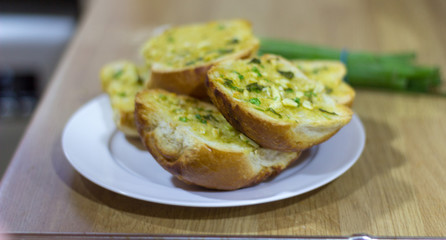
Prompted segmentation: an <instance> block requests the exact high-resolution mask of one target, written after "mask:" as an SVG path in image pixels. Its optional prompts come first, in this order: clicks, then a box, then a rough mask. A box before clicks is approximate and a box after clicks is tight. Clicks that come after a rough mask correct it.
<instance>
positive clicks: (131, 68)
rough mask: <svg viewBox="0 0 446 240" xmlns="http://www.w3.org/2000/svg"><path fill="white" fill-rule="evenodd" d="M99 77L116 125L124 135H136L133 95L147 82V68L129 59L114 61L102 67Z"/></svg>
mask: <svg viewBox="0 0 446 240" xmlns="http://www.w3.org/2000/svg"><path fill="white" fill-rule="evenodd" d="M100 79H101V85H102V89H103V91H104V92H106V93H107V94H108V96H109V97H110V103H111V107H112V110H113V120H114V122H115V124H116V127H117V128H118V129H119V130H120V131H122V132H123V133H124V134H125V135H126V136H130V137H137V136H138V131H137V130H136V125H135V118H134V110H135V95H136V93H137V92H139V91H141V90H142V89H144V86H145V85H146V84H147V82H148V79H149V71H148V69H147V68H145V67H138V66H136V65H135V64H133V63H132V62H129V61H116V62H113V63H109V64H107V65H105V66H104V67H103V68H102V70H101V72H100Z"/></svg>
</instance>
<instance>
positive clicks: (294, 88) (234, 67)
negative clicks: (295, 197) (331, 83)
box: [206, 55, 352, 151]
mask: <svg viewBox="0 0 446 240" xmlns="http://www.w3.org/2000/svg"><path fill="white" fill-rule="evenodd" d="M206 84H207V89H208V94H209V97H210V99H211V100H212V102H213V103H214V104H215V105H216V107H217V108H218V109H219V110H220V112H221V113H222V114H223V116H225V118H226V119H227V120H228V122H229V123H230V124H231V125H232V126H234V128H236V129H237V130H239V131H240V132H242V133H244V134H245V135H246V136H248V137H249V138H251V139H252V140H254V141H255V142H257V143H258V144H260V145H261V146H263V147H265V148H271V149H276V150H282V151H297V150H302V149H306V148H309V147H311V146H313V145H316V144H319V143H321V142H323V141H325V140H327V139H328V138H330V137H331V136H333V135H334V134H335V133H336V132H337V131H338V130H339V129H340V128H341V127H343V126H344V125H346V124H347V123H348V122H349V121H350V119H351V117H352V111H351V110H350V109H349V108H348V107H346V106H344V105H341V104H338V103H336V102H335V101H334V100H333V99H332V98H330V97H329V96H328V95H327V94H326V93H325V91H324V89H325V86H324V85H323V84H322V83H321V82H318V81H315V80H312V79H310V78H308V77H307V76H306V75H305V74H303V73H302V72H301V71H300V70H299V69H298V68H297V67H296V66H295V65H293V64H292V63H291V62H289V61H287V60H285V59H283V58H281V57H279V56H275V55H264V56H262V57H261V58H253V59H247V60H230V61H224V62H221V63H220V64H217V65H215V66H214V67H212V68H211V70H210V71H209V72H208V80H207V81H206Z"/></svg>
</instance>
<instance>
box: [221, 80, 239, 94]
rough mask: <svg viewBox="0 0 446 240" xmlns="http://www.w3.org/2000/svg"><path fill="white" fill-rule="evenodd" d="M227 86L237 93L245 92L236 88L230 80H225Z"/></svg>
mask: <svg viewBox="0 0 446 240" xmlns="http://www.w3.org/2000/svg"><path fill="white" fill-rule="evenodd" d="M225 86H227V87H229V88H230V89H232V90H235V91H237V92H243V89H241V88H238V87H236V86H234V82H233V81H232V80H230V79H225Z"/></svg>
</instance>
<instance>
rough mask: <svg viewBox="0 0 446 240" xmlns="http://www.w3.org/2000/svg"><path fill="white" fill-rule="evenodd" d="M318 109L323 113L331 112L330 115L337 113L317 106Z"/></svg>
mask: <svg viewBox="0 0 446 240" xmlns="http://www.w3.org/2000/svg"><path fill="white" fill-rule="evenodd" d="M319 111H321V112H323V113H328V114H331V115H338V114H337V113H335V112H330V111H327V110H325V109H322V108H319Z"/></svg>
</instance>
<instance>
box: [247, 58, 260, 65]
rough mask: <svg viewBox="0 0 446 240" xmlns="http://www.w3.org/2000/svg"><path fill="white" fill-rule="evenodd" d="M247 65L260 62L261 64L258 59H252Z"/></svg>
mask: <svg viewBox="0 0 446 240" xmlns="http://www.w3.org/2000/svg"><path fill="white" fill-rule="evenodd" d="M248 63H255V64H261V63H262V62H261V61H260V59H258V58H253V59H251V61H249V62H248Z"/></svg>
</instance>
